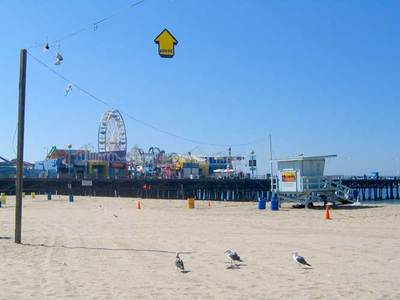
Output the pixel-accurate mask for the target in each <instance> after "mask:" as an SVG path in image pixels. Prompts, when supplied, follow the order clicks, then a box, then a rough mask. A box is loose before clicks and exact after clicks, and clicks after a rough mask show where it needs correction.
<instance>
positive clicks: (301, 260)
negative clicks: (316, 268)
mask: <svg viewBox="0 0 400 300" xmlns="http://www.w3.org/2000/svg"><path fill="white" fill-rule="evenodd" d="M292 257H293V260H294V261H295V262H297V263H298V264H299V265H306V266H309V267H311V265H310V264H309V263H308V262H306V260H305V258H304V257H303V256H300V255H299V254H298V253H297V252H293V256H292Z"/></svg>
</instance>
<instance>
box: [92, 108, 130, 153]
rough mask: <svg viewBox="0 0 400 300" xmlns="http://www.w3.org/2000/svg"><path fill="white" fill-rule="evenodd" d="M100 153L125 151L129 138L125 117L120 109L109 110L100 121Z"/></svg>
mask: <svg viewBox="0 0 400 300" xmlns="http://www.w3.org/2000/svg"><path fill="white" fill-rule="evenodd" d="M98 146H99V153H101V152H114V151H124V152H125V153H126V147H127V138H126V129H125V123H124V119H123V118H122V115H121V113H120V112H119V111H118V110H108V111H106V112H105V113H104V115H103V117H102V118H101V121H100V126H99V134H98Z"/></svg>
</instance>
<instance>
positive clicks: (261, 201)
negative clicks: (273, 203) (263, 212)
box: [258, 197, 267, 209]
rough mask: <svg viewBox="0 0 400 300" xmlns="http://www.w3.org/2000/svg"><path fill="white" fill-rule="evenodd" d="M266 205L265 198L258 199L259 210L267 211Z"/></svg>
mask: <svg viewBox="0 0 400 300" xmlns="http://www.w3.org/2000/svg"><path fill="white" fill-rule="evenodd" d="M266 203H267V201H265V199H264V197H260V198H258V209H265V206H266Z"/></svg>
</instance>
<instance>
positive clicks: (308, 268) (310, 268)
mask: <svg viewBox="0 0 400 300" xmlns="http://www.w3.org/2000/svg"><path fill="white" fill-rule="evenodd" d="M302 269H303V270H312V267H304V268H302Z"/></svg>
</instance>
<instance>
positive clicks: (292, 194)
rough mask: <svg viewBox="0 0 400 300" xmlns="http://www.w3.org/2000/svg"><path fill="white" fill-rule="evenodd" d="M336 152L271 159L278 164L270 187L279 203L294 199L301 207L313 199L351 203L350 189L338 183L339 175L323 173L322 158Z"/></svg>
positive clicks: (331, 156)
mask: <svg viewBox="0 0 400 300" xmlns="http://www.w3.org/2000/svg"><path fill="white" fill-rule="evenodd" d="M336 156H337V155H323V156H304V155H299V156H298V157H295V158H287V159H277V160H274V161H275V162H276V163H277V166H278V174H277V177H275V178H274V184H273V189H274V191H275V192H276V193H277V196H278V198H279V201H281V202H297V203H299V204H304V205H305V207H310V206H313V204H314V203H316V202H324V203H325V204H326V203H332V204H336V203H338V202H339V203H343V204H350V203H353V201H354V200H355V199H353V191H352V189H351V188H349V187H347V186H345V185H343V184H342V177H341V176H324V169H325V160H326V159H327V158H333V157H336Z"/></svg>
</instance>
